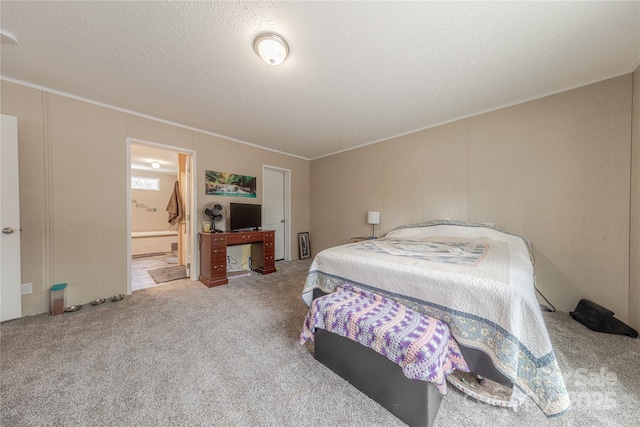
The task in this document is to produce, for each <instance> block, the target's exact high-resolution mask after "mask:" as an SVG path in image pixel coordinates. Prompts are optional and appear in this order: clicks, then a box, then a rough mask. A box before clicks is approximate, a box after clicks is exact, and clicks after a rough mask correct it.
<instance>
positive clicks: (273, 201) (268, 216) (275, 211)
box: [262, 168, 287, 261]
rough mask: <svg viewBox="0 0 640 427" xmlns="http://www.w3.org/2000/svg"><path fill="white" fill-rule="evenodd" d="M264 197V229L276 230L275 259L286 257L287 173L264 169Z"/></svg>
mask: <svg viewBox="0 0 640 427" xmlns="http://www.w3.org/2000/svg"><path fill="white" fill-rule="evenodd" d="M263 179H264V186H263V188H264V195H263V199H262V204H263V212H264V220H263V228H266V229H268V230H275V232H276V236H275V259H276V261H277V260H282V259H284V257H285V242H286V240H285V238H286V236H285V231H286V227H285V223H286V221H287V217H286V209H285V172H284V171H279V170H273V169H266V168H265V169H264V177H263Z"/></svg>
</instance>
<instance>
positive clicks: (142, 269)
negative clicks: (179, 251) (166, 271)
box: [131, 252, 178, 291]
mask: <svg viewBox="0 0 640 427" xmlns="http://www.w3.org/2000/svg"><path fill="white" fill-rule="evenodd" d="M172 265H178V257H177V256H176V254H174V253H171V252H169V253H166V254H163V255H156V256H147V257H140V258H133V259H132V260H131V290H132V291H138V290H140V289H146V288H151V287H154V286H162V285H164V284H166V283H171V282H165V283H156V282H155V281H154V280H153V279H152V278H151V276H149V273H147V270H151V269H154V268H161V267H170V266H172Z"/></svg>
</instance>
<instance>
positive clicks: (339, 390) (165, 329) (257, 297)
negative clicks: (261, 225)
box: [0, 260, 640, 427]
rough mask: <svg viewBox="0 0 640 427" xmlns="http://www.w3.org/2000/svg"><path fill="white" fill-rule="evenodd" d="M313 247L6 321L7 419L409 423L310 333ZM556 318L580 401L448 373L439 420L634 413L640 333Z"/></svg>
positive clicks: (609, 419) (538, 420) (486, 421)
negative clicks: (338, 368)
mask: <svg viewBox="0 0 640 427" xmlns="http://www.w3.org/2000/svg"><path fill="white" fill-rule="evenodd" d="M310 261H311V260H303V261H292V262H279V263H278V264H277V265H278V267H280V271H278V272H277V273H274V274H269V275H266V276H260V275H257V274H252V275H250V276H246V277H238V278H235V279H233V280H232V281H230V282H229V284H228V285H225V286H220V287H217V288H211V289H209V288H207V287H205V286H204V285H202V284H201V283H199V282H191V281H189V280H187V279H185V280H180V281H175V282H171V283H169V284H166V285H164V286H161V287H156V288H150V289H145V290H141V291H137V292H135V293H134V294H133V295H131V296H127V297H125V299H124V300H123V301H120V302H117V303H112V304H110V305H108V306H107V305H106V304H105V307H104V308H102V309H100V310H95V311H87V312H82V311H80V312H77V313H75V314H73V315H67V314H65V315H61V316H55V317H51V316H49V315H47V314H43V315H38V316H31V317H26V318H22V319H16V320H12V321H8V322H4V323H2V324H1V325H0V343H1V349H0V351H1V353H0V354H1V360H0V363H1V368H2V377H1V378H2V387H1V395H0V397H1V403H0V405H1V406H0V409H1V418H0V425H2V426H61V425H70V426H89V425H91V426H94V425H95V426H103V425H104V426H107V425H108V426H206V425H212V426H401V425H404V424H403V423H402V422H401V421H399V420H398V419H397V418H395V417H394V416H393V415H391V414H390V413H388V412H387V411H386V410H384V409H383V408H381V407H380V406H378V405H377V404H376V403H375V402H373V401H371V400H370V399H369V398H367V397H366V396H364V395H363V394H362V393H360V392H359V391H358V390H356V389H355V388H353V387H351V386H350V385H349V384H348V383H347V382H345V381H344V380H342V379H341V378H339V377H338V376H337V375H335V374H334V373H333V372H331V371H330V370H328V369H327V368H325V367H324V366H323V365H321V364H319V363H318V362H316V361H315V360H314V359H313V356H312V347H311V346H309V345H306V346H300V345H299V344H298V334H299V332H300V328H301V325H302V322H303V319H304V316H305V314H306V310H307V308H306V306H305V305H304V303H302V301H301V299H300V293H301V289H302V286H303V283H304V279H305V275H306V272H307V270H308V268H309V265H310ZM544 316H545V319H546V321H547V324H548V328H549V331H550V334H551V338H552V341H553V343H554V346H555V349H556V353H557V356H558V359H559V363H560V367H561V369H562V370H563V375H564V377H565V382H566V383H567V388H568V390H569V393H570V395H571V398H572V401H573V409H572V410H571V412H569V413H568V414H566V415H564V416H562V417H559V418H556V419H552V420H548V419H546V418H545V417H544V416H543V415H542V413H541V412H540V410H538V409H537V408H536V407H535V406H534V405H533V404H532V403H531V402H527V403H526V404H525V405H524V406H523V407H520V408H519V410H518V412H514V411H513V410H511V409H505V408H498V407H493V406H489V405H486V404H482V403H479V402H476V401H473V400H471V399H468V398H466V397H465V395H464V394H462V393H461V392H459V391H458V390H456V389H455V388H454V387H449V392H448V394H447V395H446V396H445V397H444V399H443V402H442V405H441V407H440V410H439V412H438V416H437V418H436V423H435V425H436V426H437V427H443V426H488V425H491V426H514V425H517V426H531V427H534V426H535V427H539V426H545V425H551V426H603V425H607V426H631V425H636V422H637V420H638V419H640V340H638V339H635V340H634V339H631V338H628V337H623V336H616V335H607V334H601V333H597V332H592V331H590V330H588V329H586V328H585V327H584V326H582V325H580V324H579V323H577V322H575V321H574V320H573V319H571V317H570V316H569V315H568V314H567V313H545V315H544Z"/></svg>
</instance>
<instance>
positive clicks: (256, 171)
mask: <svg viewBox="0 0 640 427" xmlns="http://www.w3.org/2000/svg"><path fill="white" fill-rule="evenodd" d="M0 89H1V94H0V96H1V106H2V113H3V114H8V115H13V116H16V117H17V118H18V141H19V162H20V164H19V167H20V211H21V215H20V221H21V228H22V233H21V245H22V247H21V256H22V268H21V274H22V282H23V283H27V282H31V283H33V293H32V294H31V295H25V296H23V297H22V313H23V315H25V316H26V315H33V314H38V313H43V312H47V311H48V309H49V308H48V305H49V288H50V287H51V285H53V284H55V283H60V282H67V283H68V287H67V304H84V303H86V302H88V301H91V300H93V299H96V298H104V297H110V296H112V295H115V294H119V293H125V292H126V289H127V241H128V239H129V236H128V235H127V204H129V203H130V200H128V199H127V192H126V189H127V186H128V185H129V183H128V182H127V180H126V176H127V168H128V165H127V162H126V154H127V153H126V149H127V144H126V139H127V137H130V138H134V139H137V140H142V141H150V142H155V143H159V144H165V145H170V146H173V147H180V148H186V149H190V150H193V151H195V159H196V171H195V177H196V183H197V205H198V206H197V209H198V212H199V211H200V210H201V208H202V206H203V205H204V204H205V203H207V202H209V201H211V199H212V197H211V196H205V195H204V171H205V170H208V169H214V170H216V169H219V170H223V171H229V172H234V173H241V174H246V175H252V176H256V177H260V178H259V182H258V186H259V188H258V191H259V197H260V195H261V191H262V189H261V188H260V182H261V177H262V165H263V164H268V165H271V166H275V167H280V168H284V169H289V170H291V176H292V196H291V197H292V218H291V225H292V236H291V238H290V243H291V245H293V246H292V248H293V250H292V257H293V258H294V259H295V258H297V233H298V232H299V231H308V230H309V225H310V224H309V200H310V199H309V176H310V167H309V162H308V161H306V160H302V159H298V158H295V157H291V156H286V155H281V154H278V153H273V152H270V151H267V150H262V149H259V148H255V147H250V146H247V145H244V144H239V143H236V142H233V141H229V140H225V139H222V138H216V137H213V136H210V135H206V134H203V133H200V132H196V131H192V130H188V129H184V128H181V127H178V126H172V125H168V124H165V123H161V122H157V121H154V120H150V119H145V118H141V117H139V116H136V115H132V114H126V113H124V112H120V111H116V110H113V109H109V108H105V107H101V106H96V105H93V104H90V103H86V102H82V101H78V100H74V99H71V98H67V97H64V96H60V95H56V94H51V93H48V92H44V91H41V90H36V89H32V88H29V87H26V86H22V85H18V84H14V83H10V82H6V81H2V82H1V83H0ZM221 199H222V200H221V201H222V202H223V203H225V204H227V205H228V202H229V200H228V199H229V198H228V197H227V198H221ZM224 199H227V200H224ZM216 200H217V199H216ZM256 203H261V199H260V198H259V199H258V200H257V201H256ZM163 208H164V207H163Z"/></svg>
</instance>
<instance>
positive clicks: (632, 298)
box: [629, 66, 640, 331]
mask: <svg viewBox="0 0 640 427" xmlns="http://www.w3.org/2000/svg"><path fill="white" fill-rule="evenodd" d="M631 134H632V152H631V153H632V156H631V216H630V224H629V225H630V238H631V242H630V257H629V260H630V269H629V276H630V277H629V323H630V324H631V326H632V327H633V328H635V329H636V330H638V331H640V66H639V67H638V68H636V71H635V73H633V121H632V131H631Z"/></svg>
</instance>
